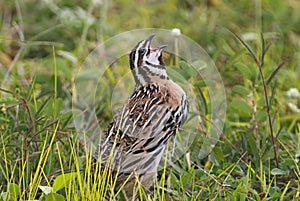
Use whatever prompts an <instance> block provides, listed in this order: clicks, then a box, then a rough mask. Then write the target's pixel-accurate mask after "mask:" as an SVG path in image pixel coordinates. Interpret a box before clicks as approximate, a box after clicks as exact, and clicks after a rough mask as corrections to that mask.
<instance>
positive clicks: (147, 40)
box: [145, 34, 155, 43]
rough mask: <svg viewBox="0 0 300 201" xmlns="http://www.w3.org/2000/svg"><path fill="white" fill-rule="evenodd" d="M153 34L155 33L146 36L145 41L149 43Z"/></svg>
mask: <svg viewBox="0 0 300 201" xmlns="http://www.w3.org/2000/svg"><path fill="white" fill-rule="evenodd" d="M154 36H155V34H151V35H150V36H148V38H146V39H145V41H146V42H149V43H151V41H152V39H153V38H154Z"/></svg>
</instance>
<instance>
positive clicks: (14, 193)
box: [8, 183, 20, 200]
mask: <svg viewBox="0 0 300 201" xmlns="http://www.w3.org/2000/svg"><path fill="white" fill-rule="evenodd" d="M8 192H9V195H10V198H11V199H12V200H16V199H17V198H18V195H19V193H20V187H19V185H17V184H14V183H10V184H9V186H8Z"/></svg>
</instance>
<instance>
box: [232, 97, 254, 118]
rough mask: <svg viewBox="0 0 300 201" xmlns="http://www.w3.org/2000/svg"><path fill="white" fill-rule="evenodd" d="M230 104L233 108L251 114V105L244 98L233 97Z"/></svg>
mask: <svg viewBox="0 0 300 201" xmlns="http://www.w3.org/2000/svg"><path fill="white" fill-rule="evenodd" d="M230 106H231V107H232V108H234V109H235V110H237V111H239V112H240V113H243V114H249V115H250V114H252V108H251V106H250V105H249V104H248V103H246V102H245V101H244V100H238V99H234V100H233V101H232V102H231V103H230Z"/></svg>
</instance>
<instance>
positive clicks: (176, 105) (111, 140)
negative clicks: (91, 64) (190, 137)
mask: <svg viewBox="0 0 300 201" xmlns="http://www.w3.org/2000/svg"><path fill="white" fill-rule="evenodd" d="M153 37H154V35H151V36H149V37H148V38H147V39H145V40H142V41H140V42H139V43H138V44H137V45H136V46H135V47H134V48H133V49H132V51H131V53H130V55H129V62H130V69H131V71H132V74H133V77H134V79H135V82H136V85H135V88H134V91H133V93H132V94H131V96H130V98H129V99H128V101H127V102H126V104H125V106H124V107H123V108H122V109H121V110H120V112H119V113H118V114H116V115H115V116H114V118H113V120H112V122H111V123H110V125H109V127H108V129H107V131H106V132H105V134H104V136H103V137H102V139H101V142H100V144H99V146H98V148H97V151H96V153H95V158H96V160H98V161H100V162H101V163H104V164H105V163H106V162H107V160H108V158H109V157H111V160H112V163H111V164H112V168H113V170H114V171H115V172H118V175H115V176H117V177H118V180H117V181H118V182H117V183H118V184H117V187H120V186H121V185H122V184H123V182H124V181H125V180H126V179H127V178H128V176H131V178H130V179H129V182H128V183H126V185H125V188H124V189H125V191H126V193H127V194H128V195H132V192H133V188H134V185H135V176H138V177H139V180H140V182H141V184H142V185H143V186H144V187H149V186H151V185H152V184H153V176H154V175H155V172H156V170H157V167H158V164H159V162H160V160H161V157H162V155H163V153H164V150H165V148H166V143H167V142H168V140H169V139H170V137H171V136H173V135H174V134H175V133H176V130H177V129H178V128H179V127H180V126H181V125H182V124H183V123H184V122H185V121H186V119H187V114H188V99H187V97H186V94H185V92H184V91H183V90H182V88H181V87H179V85H177V84H176V83H174V82H173V81H172V80H170V79H169V77H168V75H167V73H166V68H165V65H164V62H163V58H162V48H164V47H165V46H160V47H158V48H151V47H150V43H151V40H152V38H153ZM112 150H113V154H112V155H110V154H111V152H112Z"/></svg>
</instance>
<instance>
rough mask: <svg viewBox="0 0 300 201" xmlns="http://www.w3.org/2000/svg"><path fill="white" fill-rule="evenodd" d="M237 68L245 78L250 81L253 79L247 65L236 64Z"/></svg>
mask: <svg viewBox="0 0 300 201" xmlns="http://www.w3.org/2000/svg"><path fill="white" fill-rule="evenodd" d="M235 67H236V68H237V69H238V70H239V71H240V72H241V73H242V74H243V76H244V77H245V78H247V79H248V80H252V79H253V73H252V71H251V69H250V68H249V67H248V66H247V65H245V64H243V63H240V62H239V63H236V64H235Z"/></svg>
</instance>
